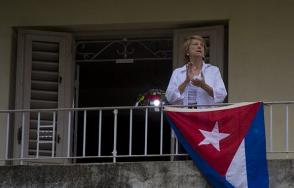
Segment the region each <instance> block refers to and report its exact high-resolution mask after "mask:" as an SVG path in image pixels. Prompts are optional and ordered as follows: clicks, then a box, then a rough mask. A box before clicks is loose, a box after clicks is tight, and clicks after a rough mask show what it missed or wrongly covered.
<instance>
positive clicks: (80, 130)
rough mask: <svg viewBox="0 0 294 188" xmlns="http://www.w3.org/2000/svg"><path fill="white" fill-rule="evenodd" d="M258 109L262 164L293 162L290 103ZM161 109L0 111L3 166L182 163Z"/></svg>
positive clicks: (180, 151) (293, 111) (292, 107)
mask: <svg viewBox="0 0 294 188" xmlns="http://www.w3.org/2000/svg"><path fill="white" fill-rule="evenodd" d="M219 105H229V104H219ZM264 106H265V126H266V136H267V137H266V138H267V140H266V141H267V148H266V149H267V157H268V159H293V157H294V144H293V143H294V137H293V133H294V124H293V122H294V121H293V120H294V119H293V117H294V116H293V115H294V102H291V101H287V102H266V103H264ZM162 108H163V107H154V106H140V107H134V106H121V107H93V108H69V109H26V110H2V111H0V113H1V118H2V120H3V121H2V122H6V125H2V127H6V137H5V144H4V145H3V146H4V151H5V152H4V155H2V156H1V161H2V162H3V161H4V162H5V163H4V164H6V165H8V164H30V163H36V162H38V161H42V162H43V163H44V162H45V163H46V162H48V163H59V164H60V163H61V164H62V163H89V162H95V163H97V162H110V163H116V162H129V161H158V160H159V161H170V160H171V161H172V160H175V159H178V158H187V159H188V157H181V156H186V155H187V154H186V153H185V152H184V151H183V149H181V147H180V146H179V143H178V141H177V139H176V137H175V136H174V134H173V132H172V131H171V130H170V127H169V125H168V123H167V122H166V120H165V118H164V112H163V110H162ZM12 120H14V124H13V123H12V122H13V121H12ZM13 127H17V129H15V128H13ZM22 130H24V131H22ZM12 131H14V134H12ZM12 141H14V143H15V144H14V150H13V152H12V147H11V146H12V144H11V143H12ZM16 141H17V143H16Z"/></svg>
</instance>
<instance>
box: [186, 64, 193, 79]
mask: <svg viewBox="0 0 294 188" xmlns="http://www.w3.org/2000/svg"><path fill="white" fill-rule="evenodd" d="M186 73H187V76H186V81H189V82H190V80H192V79H193V77H194V72H193V70H192V63H187V64H186Z"/></svg>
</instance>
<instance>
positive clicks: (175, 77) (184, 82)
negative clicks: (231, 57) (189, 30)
mask: <svg viewBox="0 0 294 188" xmlns="http://www.w3.org/2000/svg"><path fill="white" fill-rule="evenodd" d="M205 50H206V45H205V40H204V39H203V38H202V37H201V36H198V35H193V36H191V37H189V38H188V39H187V40H186V41H185V43H184V54H185V57H184V60H185V63H186V64H185V65H184V66H183V67H180V68H177V69H175V70H174V71H173V74H172V76H171V79H170V82H169V85H168V88H167V90H166V99H167V101H168V102H169V103H170V104H178V105H211V104H215V103H218V102H223V101H224V99H225V97H226V96H227V91H226V88H225V85H224V82H223V80H222V77H221V74H220V71H219V69H218V68H217V67H216V66H213V65H210V64H206V63H205V62H204V61H203V60H204V57H205Z"/></svg>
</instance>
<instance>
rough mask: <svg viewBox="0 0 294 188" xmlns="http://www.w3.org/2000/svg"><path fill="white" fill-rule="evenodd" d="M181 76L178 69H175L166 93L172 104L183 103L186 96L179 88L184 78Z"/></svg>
mask: <svg viewBox="0 0 294 188" xmlns="http://www.w3.org/2000/svg"><path fill="white" fill-rule="evenodd" d="M180 77H181V76H180V72H179V71H178V70H177V69H176V70H174V71H173V74H172V76H171V78H170V81H169V84H168V87H167V90H166V94H165V96H166V99H167V101H168V102H169V103H170V104H182V103H183V99H184V96H183V94H180V91H179V89H178V87H179V85H180V82H181V80H182V79H181V78H180Z"/></svg>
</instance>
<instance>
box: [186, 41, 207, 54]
mask: <svg viewBox="0 0 294 188" xmlns="http://www.w3.org/2000/svg"><path fill="white" fill-rule="evenodd" d="M188 53H189V55H190V56H194V57H197V56H200V57H204V44H203V43H202V42H201V41H200V40H198V39H192V40H191V43H190V46H189V50H188Z"/></svg>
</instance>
